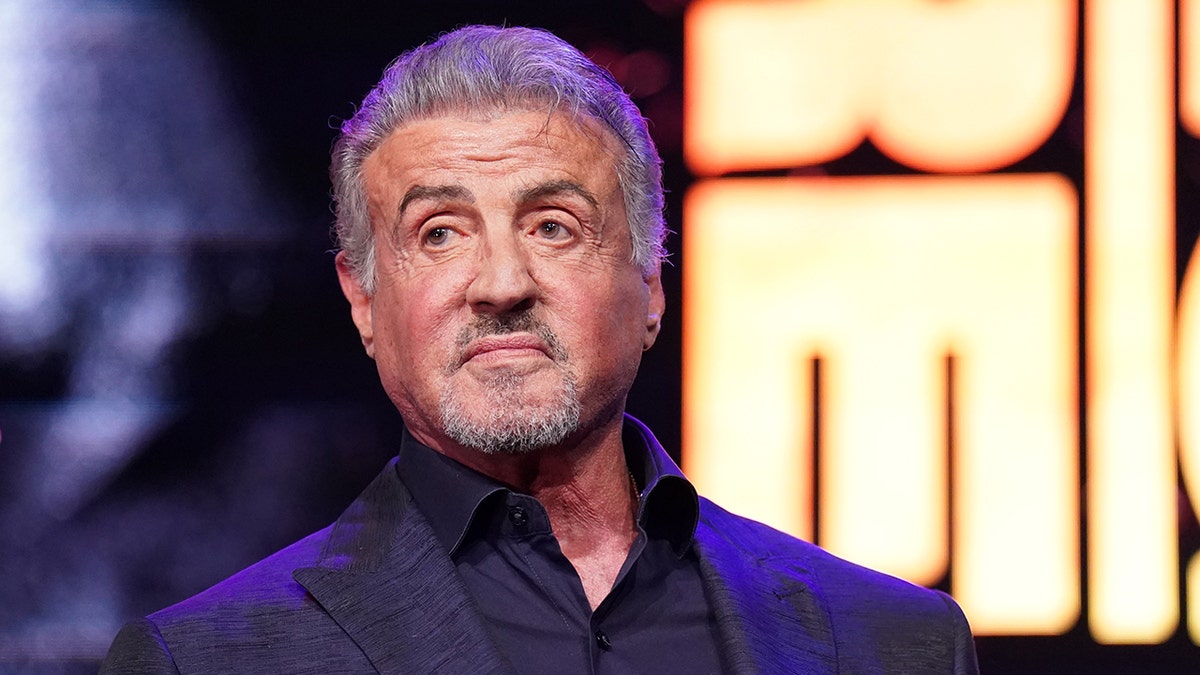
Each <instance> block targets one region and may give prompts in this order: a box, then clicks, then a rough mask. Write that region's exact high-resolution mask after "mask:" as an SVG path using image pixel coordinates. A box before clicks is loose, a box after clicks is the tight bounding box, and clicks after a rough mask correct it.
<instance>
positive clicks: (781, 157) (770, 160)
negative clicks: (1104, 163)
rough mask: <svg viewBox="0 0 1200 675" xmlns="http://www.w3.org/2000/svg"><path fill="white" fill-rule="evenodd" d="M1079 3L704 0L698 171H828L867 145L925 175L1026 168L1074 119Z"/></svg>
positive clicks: (691, 77)
mask: <svg viewBox="0 0 1200 675" xmlns="http://www.w3.org/2000/svg"><path fill="white" fill-rule="evenodd" d="M1075 21H1076V11H1075V2H1074V0H956V1H955V2H928V1H926V0H895V1H893V2H870V1H867V0H838V1H836V2H835V1H831V0H791V1H782V2H747V1H740V2H739V1H736V0H701V1H699V2H695V3H693V4H692V5H691V7H690V9H689V11H688V15H687V23H686V27H685V30H686V38H687V41H686V44H685V63H686V66H687V70H686V73H685V85H686V86H685V91H686V93H687V102H686V108H687V110H686V113H687V120H688V126H689V128H688V131H687V136H686V138H685V153H686V155H687V160H688V164H689V165H690V166H691V167H692V168H693V169H694V170H695V171H696V172H697V173H700V174H709V175H712V174H719V173H722V172H726V171H736V170H744V169H762V168H774V167H790V166H796V165H806V164H815V163H820V162H824V161H827V160H830V159H834V158H836V157H839V156H841V155H843V154H845V153H846V152H848V151H850V150H852V149H853V148H854V147H856V146H857V145H858V144H859V143H861V142H862V141H863V139H864V138H865V137H868V136H869V137H870V138H871V140H872V141H874V142H875V144H876V145H877V146H878V147H879V148H880V149H881V150H883V151H884V152H885V153H887V154H888V155H889V156H891V157H893V158H894V159H896V160H897V161H900V162H903V163H905V164H907V165H909V166H912V167H914V168H917V169H922V170H926V171H948V172H959V171H987V170H990V169H995V168H998V167H1001V166H1005V165H1007V164H1010V163H1012V162H1015V161H1017V160H1018V159H1021V158H1022V157H1024V156H1025V155H1027V154H1029V153H1030V152H1032V151H1033V150H1034V149H1036V148H1037V147H1038V146H1039V145H1041V144H1042V142H1043V141H1045V139H1046V137H1047V136H1049V135H1050V133H1051V132H1052V131H1053V130H1054V128H1055V126H1056V125H1057V124H1058V121H1059V120H1060V119H1061V118H1062V114H1063V111H1064V110H1065V108H1066V104H1067V101H1068V99H1069V97H1070V93H1071V84H1072V76H1073V75H1074V71H1075V67H1074V64H1075Z"/></svg>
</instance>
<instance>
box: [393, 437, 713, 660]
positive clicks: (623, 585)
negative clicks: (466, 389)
mask: <svg viewBox="0 0 1200 675" xmlns="http://www.w3.org/2000/svg"><path fill="white" fill-rule="evenodd" d="M623 442H624V446H625V455H626V462H627V464H628V466H629V470H630V475H631V477H632V479H633V480H634V482H635V484H636V486H637V488H638V490H639V493H640V495H639V505H638V514H637V525H638V533H637V538H636V539H635V541H634V543H633V545H632V546H631V547H630V550H629V555H628V557H627V558H626V560H625V563H624V565H622V567H621V570H620V572H619V573H618V575H617V579H616V582H615V583H614V584H613V588H612V590H611V591H610V592H609V594H608V596H607V597H606V598H605V599H604V600H603V601H602V602H601V603H600V605H599V606H598V607H597V608H596V610H595V611H592V609H591V605H590V604H589V602H588V599H587V596H586V595H585V594H584V590H583V584H582V583H581V582H580V580H579V576H578V574H576V572H575V568H574V567H573V566H572V565H571V563H570V561H568V560H567V558H566V557H565V556H564V555H563V554H562V551H561V550H560V549H559V546H558V540H557V539H556V538H555V536H554V533H553V532H552V531H551V529H550V520H549V518H548V516H547V514H546V510H545V508H544V507H543V506H542V505H541V503H540V502H538V500H536V499H534V498H533V497H531V496H529V495H526V494H521V493H519V492H516V491H514V490H512V489H509V488H508V487H506V486H504V485H502V484H501V483H499V482H497V481H495V480H493V479H491V478H489V477H487V476H485V475H483V474H481V473H478V472H476V471H474V470H472V469H469V468H467V467H466V466H463V465H462V464H459V463H458V462H456V461H454V460H452V459H449V458H447V457H445V456H444V455H442V454H440V453H438V452H435V451H433V450H431V449H429V448H427V447H425V446H424V445H422V444H421V443H419V442H417V441H416V440H415V439H413V438H412V436H410V435H409V434H408V433H407V432H405V434H404V439H403V442H402V443H401V448H400V457H399V461H398V462H397V465H396V466H397V471H399V474H400V478H401V480H402V481H404V484H405V485H406V486H407V487H408V489H409V491H410V492H411V493H412V495H413V498H414V500H415V501H416V504H417V507H418V508H419V509H420V510H421V513H422V514H423V515H424V516H425V517H426V519H427V520H428V521H429V523H430V525H431V526H432V528H433V532H434V534H435V535H436V536H437V538H438V539H439V540H440V541H441V543H442V545H443V546H445V548H446V551H447V552H448V553H449V554H450V556H451V559H452V560H453V562H454V564H455V566H456V568H457V570H458V573H459V576H460V577H461V578H462V580H463V583H464V584H465V586H466V587H467V589H468V591H469V592H470V593H471V595H472V596H473V597H474V600H475V602H476V604H477V605H478V608H479V611H480V615H481V616H482V617H483V619H484V622H485V624H486V625H487V626H488V629H489V631H490V632H491V635H492V637H493V639H494V640H495V642H496V645H497V647H499V649H500V651H501V652H502V653H503V654H504V655H505V656H506V657H507V658H508V660H509V662H510V663H511V664H512V666H513V668H514V669H515V670H516V671H518V672H522V673H717V672H720V670H721V661H720V655H719V653H718V649H717V645H718V643H719V636H718V635H717V630H716V621H715V619H714V617H713V613H712V609H711V607H710V603H709V602H708V599H707V598H706V597H705V594H704V587H703V585H702V583H701V578H700V569H699V564H698V562H697V560H696V556H695V552H694V551H693V549H692V537H693V535H694V533H695V530H696V522H697V519H698V517H699V505H698V502H697V498H696V490H695V489H694V488H693V487H692V485H691V483H689V482H688V481H687V479H686V478H684V477H683V475H682V473H680V472H679V469H678V468H676V467H675V464H674V462H672V461H671V459H670V458H669V457H668V456H667V454H666V452H665V451H664V450H663V449H662V448H661V447H660V446H659V445H658V443H657V442H656V441H655V440H654V439H653V436H651V435H650V434H649V432H648V431H645V427H643V426H642V424H641V423H640V422H638V421H637V420H634V419H633V418H631V417H628V418H627V419H626V423H625V428H624V433H623Z"/></svg>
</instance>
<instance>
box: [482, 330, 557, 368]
mask: <svg viewBox="0 0 1200 675" xmlns="http://www.w3.org/2000/svg"><path fill="white" fill-rule="evenodd" d="M500 351H506V352H520V351H526V352H528V351H538V352H541V353H542V355H544V356H546V357H547V358H549V357H550V349H549V347H548V346H547V345H546V343H545V341H544V340H542V339H541V338H539V337H538V336H536V335H533V334H530V333H509V334H506V335H488V336H486V337H481V338H477V339H475V340H472V341H471V342H470V344H468V345H467V349H466V351H465V352H464V353H463V357H462V362H463V363H466V362H467V361H470V360H471V359H474V358H475V357H477V356H484V355H487V354H491V353H493V352H500ZM497 356H499V355H497Z"/></svg>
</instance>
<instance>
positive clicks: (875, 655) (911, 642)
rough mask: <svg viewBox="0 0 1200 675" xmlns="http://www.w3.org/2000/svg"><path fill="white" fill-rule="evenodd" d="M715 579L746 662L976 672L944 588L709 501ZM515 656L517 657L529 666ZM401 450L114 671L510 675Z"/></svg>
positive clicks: (732, 665)
mask: <svg viewBox="0 0 1200 675" xmlns="http://www.w3.org/2000/svg"><path fill="white" fill-rule="evenodd" d="M695 544H696V550H697V554H698V556H699V560H700V565H701V570H702V575H703V579H704V585H705V591H706V593H707V594H708V595H709V598H710V601H711V602H712V605H713V608H714V610H715V614H716V617H717V621H718V629H719V633H720V635H721V642H722V644H721V651H722V655H723V657H724V661H725V665H726V669H727V670H728V671H729V672H734V673H843V674H845V673H964V674H965V673H976V672H977V666H976V663H975V652H974V647H973V642H972V638H971V633H970V630H969V628H968V626H967V622H966V620H965V618H964V617H963V615H962V612H961V611H959V609H958V606H957V605H955V603H954V601H953V600H951V599H950V598H949V597H948V596H946V595H944V594H942V593H939V592H937V591H931V590H927V589H924V588H920V587H917V586H913V585H911V584H908V583H906V582H904V581H900V580H898V579H894V578H892V577H888V576H886V575H883V574H880V573H877V572H873V571H870V570H867V569H865V568H862V567H859V566H857V565H853V564H851V563H848V562H845V561H843V560H840V559H838V558H835V557H834V556H832V555H830V554H829V553H826V552H825V551H823V550H821V549H819V548H817V547H816V546H813V545H811V544H808V543H806V542H803V541H800V540H797V539H794V538H792V537H790V536H788V535H785V534H783V533H780V532H778V531H776V530H773V529H771V528H769V527H767V526H765V525H762V524H760V523H756V522H754V521H751V520H747V519H745V518H741V517H739V516H735V515H733V514H731V513H729V512H727V511H725V510H723V509H721V508H720V507H718V506H716V505H715V504H713V503H711V502H709V501H707V500H705V499H701V500H700V522H699V525H698V526H697V529H696V541H695ZM518 665H519V664H518ZM512 670H513V667H512V664H509V663H507V662H506V661H505V659H504V657H503V656H502V655H501V654H500V652H499V651H498V650H497V649H496V647H495V646H494V645H493V644H492V642H491V640H490V638H489V636H488V634H487V630H486V628H485V626H484V624H483V621H482V619H481V618H480V617H479V615H478V613H477V612H476V610H475V608H474V605H473V601H472V600H471V598H470V596H469V594H468V591H467V590H466V588H465V587H464V586H463V584H462V582H461V581H460V580H459V579H458V577H457V574H456V572H455V570H454V565H453V563H452V562H451V560H450V557H449V555H448V554H447V553H446V551H445V549H444V548H443V547H442V546H441V545H440V544H439V543H438V541H437V539H436V538H435V537H434V535H433V532H432V531H431V530H430V528H429V525H428V523H427V522H426V521H425V518H424V517H423V516H422V515H421V513H420V512H419V510H418V509H417V508H415V507H414V505H413V502H412V498H411V496H410V495H409V493H408V490H407V489H406V488H405V487H404V485H403V483H402V482H401V481H400V479H399V477H398V476H397V473H396V471H395V462H394V460H393V462H392V463H390V464H389V465H388V466H387V468H386V469H385V470H384V471H383V473H381V474H380V475H379V477H378V478H376V479H375V480H374V481H373V482H372V483H371V485H370V486H369V487H368V488H367V489H366V490H365V491H364V492H363V494H362V495H360V496H359V498H358V499H357V500H356V501H355V502H354V503H353V504H352V505H351V506H350V508H348V509H347V510H346V511H345V513H343V514H342V516H341V517H340V518H338V520H337V521H336V522H335V523H334V524H333V525H331V526H329V527H327V528H325V529H323V530H321V531H319V532H317V533H315V534H312V535H310V536H308V537H307V538H305V539H302V540H301V541H299V542H297V543H295V544H293V545H291V546H289V547H288V548H286V549H283V550H282V551H279V552H278V553H276V554H274V555H272V556H271V557H269V558H266V559H265V560H263V561H261V562H259V563H257V564H255V565H253V566H251V567H249V568H247V569H245V570H243V571H242V572H240V573H238V574H236V575H234V576H232V577H230V578H229V579H226V580H225V581H223V582H221V583H219V584H217V585H216V586H213V587H212V588H210V589H208V590H206V591H204V592H202V593H200V594H199V595H196V596H194V597H192V598H190V599H188V600H185V601H183V602H181V603H179V604H177V605H174V606H172V607H168V608H167V609H164V610H162V611H160V612H157V613H155V614H152V615H150V616H149V617H147V618H145V619H141V620H138V621H135V622H132V623H130V624H127V625H126V626H125V627H124V628H123V629H122V630H121V632H120V634H118V635H117V638H116V639H115V640H114V642H113V644H112V647H111V648H110V650H109V653H108V656H107V658H106V659H105V662H104V664H103V666H102V667H101V673H102V674H110V675H111V674H117V673H183V674H185V675H187V674H192V673H506V672H511V671H512Z"/></svg>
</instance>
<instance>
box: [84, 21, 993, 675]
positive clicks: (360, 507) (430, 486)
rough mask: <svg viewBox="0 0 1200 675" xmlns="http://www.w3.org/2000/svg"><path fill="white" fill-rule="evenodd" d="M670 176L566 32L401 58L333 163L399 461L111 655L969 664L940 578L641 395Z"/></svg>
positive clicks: (749, 665) (686, 664)
mask: <svg viewBox="0 0 1200 675" xmlns="http://www.w3.org/2000/svg"><path fill="white" fill-rule="evenodd" d="M660 171H661V170H660V161H659V158H658V155H657V151H656V150H655V148H654V146H653V144H652V142H651V141H650V138H649V135H648V133H647V131H646V126H645V123H644V121H643V120H642V118H641V116H640V115H639V113H638V112H637V109H636V107H634V105H633V104H632V102H631V101H630V100H629V98H628V96H626V95H625V94H624V92H622V91H621V89H620V87H619V86H617V85H616V84H615V82H613V80H612V78H611V77H610V76H609V75H608V74H607V73H605V72H604V71H603V70H601V69H599V68H597V67H596V66H595V65H593V64H592V63H590V62H589V61H588V60H587V59H586V58H585V57H583V55H582V54H580V53H579V52H578V51H576V50H575V49H574V48H572V47H570V46H569V45H567V44H566V43H564V42H562V41H561V40H559V39H557V38H555V37H554V36H552V35H550V34H548V33H545V32H541V31H534V30H529V29H521V28H506V29H501V28H490V27H479V26H475V27H467V28H463V29H460V30H457V31H455V32H453V33H449V34H447V35H444V36H443V37H441V38H440V39H439V40H437V41H436V42H434V43H432V44H429V45H426V46H424V47H421V48H419V49H417V50H414V51H413V52H410V53H408V54H406V55H404V56H402V57H401V58H400V59H399V60H397V61H396V62H395V63H394V64H393V65H392V66H390V67H389V68H388V70H387V72H386V73H385V75H384V78H383V80H382V81H381V82H380V84H379V85H378V86H377V87H376V88H375V89H374V90H373V91H372V92H371V93H370V94H369V95H368V96H367V98H366V100H365V101H364V102H363V105H362V108H361V109H360V111H359V112H358V113H357V114H356V115H355V116H354V118H353V119H351V120H350V121H349V122H347V123H346V124H345V125H344V126H343V129H342V136H341V138H340V140H339V141H338V143H337V145H336V147H335V149H334V161H333V172H332V173H333V179H334V187H335V196H336V199H337V222H338V225H337V228H338V236H339V239H340V243H341V245H342V251H341V253H339V254H338V256H337V272H338V277H339V279H340V281H341V285H342V289H343V291H344V293H345V295H346V298H347V299H348V300H349V302H350V307H351V316H352V318H353V320H354V323H355V325H356V326H357V328H358V332H359V334H360V336H361V337H362V343H363V346H364V347H365V349H366V351H367V354H368V355H369V356H370V357H371V358H373V359H375V361H376V364H377V366H378V370H379V375H380V379H381V381H382V383H383V386H384V389H385V390H386V392H387V394H388V396H389V397H390V398H391V400H392V401H393V403H394V404H395V406H396V408H397V409H398V410H399V411H400V414H401V416H402V417H403V419H404V422H405V427H406V432H405V434H404V437H403V438H402V439H401V441H400V448H399V455H398V457H397V458H396V459H395V460H394V461H393V462H392V463H391V464H389V465H388V466H387V468H385V470H384V472H383V473H382V474H381V475H380V476H379V477H378V478H377V479H376V480H375V482H374V483H372V485H371V486H370V487H368V488H367V490H366V491H365V492H364V493H363V494H362V495H361V496H360V498H359V499H358V501H356V502H355V503H354V504H353V505H352V506H351V507H350V508H349V509H348V510H347V511H346V512H345V513H344V514H343V515H342V516H341V517H340V518H339V519H338V520H337V522H335V523H334V524H333V525H332V526H330V527H329V528H327V529H325V530H322V531H321V532H318V533H316V534H314V535H311V536H310V537H308V538H306V539H304V540H302V541H300V542H298V543H296V544H294V545H292V546H291V547H289V548H287V549H284V550H283V551H281V552H279V553H277V554H275V555H273V556H271V557H270V558H268V559H266V560H264V561H262V562H260V563H258V564H256V565H254V566H252V567H250V568H248V569H247V570H244V571H243V572H241V573H239V574H237V575H235V576H233V577H232V578H230V579H228V580H226V581H224V582H222V583H220V584H218V585H217V586H215V587H213V588H211V589H209V590H207V591H205V592H203V593H201V594H200V595H198V596H196V597H193V598H191V599H189V600H186V601H184V602H183V603H180V604H179V605H176V606H174V607H170V608H168V609H165V610H163V611H161V612H158V613H156V614H153V615H151V616H150V617H148V618H147V619H144V620H141V621H138V622H134V623H132V624H129V625H128V626H126V627H125V629H124V630H122V632H121V634H120V635H118V637H117V639H116V640H115V642H114V643H113V646H112V648H111V650H110V652H109V656H108V659H107V660H106V663H105V667H104V671H103V672H108V673H117V672H165V673H174V672H314V673H317V672H320V673H328V672H376V671H377V672H381V673H425V672H449V673H459V672H472V673H473V672H512V671H517V672H545V673H551V672H554V673H557V672H608V673H617V672H685V673H693V672H697V673H703V672H769V673H782V672H789V673H824V672H839V673H853V672H880V671H890V672H957V673H970V672H975V670H976V666H975V657H974V650H973V648H972V642H971V635H970V630H969V628H968V627H967V624H966V621H965V619H964V618H963V616H962V613H961V612H960V611H959V610H958V608H957V606H956V605H955V604H954V602H953V601H952V600H950V599H949V598H948V597H946V596H944V595H942V594H939V593H936V592H934V591H928V590H925V589H921V588H917V587H915V586H911V585H909V584H907V583H904V582H902V581H898V580H896V579H892V578H890V577H886V576H883V575H880V574H878V573H875V572H870V571H868V570H865V569H862V568H859V567H856V566H854V565H851V564H849V563H846V562H844V561H840V560H838V559H836V558H834V557H832V556H830V555H829V554H826V553H824V552H823V551H821V550H820V549H817V548H816V547H814V546H812V545H810V544H807V543H804V542H801V541H798V540H795V539H792V538H790V537H788V536H786V535H783V534H781V533H779V532H776V531H774V530H771V529H769V528H767V527H765V526H763V525H760V524H758V523H754V522H751V521H748V520H745V519H742V518H739V517H737V516H733V515H731V514H729V513H727V512H725V511H723V510H721V509H720V508H718V507H717V506H715V505H713V504H712V503H710V502H708V501H706V500H702V499H698V498H697V496H696V493H695V491H694V489H693V488H692V486H691V485H690V484H689V483H688V482H687V480H686V479H685V478H684V477H683V475H682V474H681V473H680V472H679V470H678V469H677V468H676V467H675V466H674V464H673V463H672V462H671V460H670V459H669V458H668V456H667V455H666V453H665V452H664V451H663V449H662V448H661V447H660V446H659V445H658V443H657V441H655V439H654V437H653V435H652V434H651V433H650V431H649V430H648V429H646V428H645V427H644V426H642V425H641V424H640V423H639V422H637V421H636V420H634V419H633V418H631V417H628V416H626V415H625V414H624V408H625V398H626V395H627V393H628V391H629V388H630V387H631V385H632V383H633V379H634V375H635V374H636V372H637V368H638V364H639V362H640V359H641V353H642V352H643V351H644V350H646V349H649V348H650V347H651V346H652V345H653V344H654V341H655V338H656V336H657V335H658V331H659V326H660V321H661V317H662V313H663V311H664V304H665V301H664V297H663V291H662V286H661V283H660V278H659V266H660V261H661V257H662V255H663V248H662V241H663V238H664V233H665V228H664V225H663V222H662V215H661V214H662V188H661V176H660ZM730 451H731V452H736V448H730Z"/></svg>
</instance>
